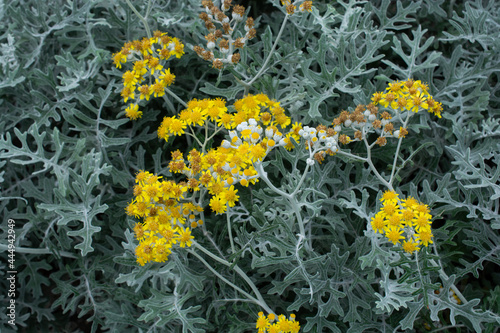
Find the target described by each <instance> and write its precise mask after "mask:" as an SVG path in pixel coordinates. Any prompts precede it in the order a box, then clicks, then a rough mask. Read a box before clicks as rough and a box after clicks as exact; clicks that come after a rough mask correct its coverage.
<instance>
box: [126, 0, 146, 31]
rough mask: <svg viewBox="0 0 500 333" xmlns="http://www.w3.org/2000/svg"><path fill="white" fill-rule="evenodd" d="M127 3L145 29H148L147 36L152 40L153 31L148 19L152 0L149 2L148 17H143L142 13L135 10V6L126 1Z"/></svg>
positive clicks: (128, 0)
mask: <svg viewBox="0 0 500 333" xmlns="http://www.w3.org/2000/svg"><path fill="white" fill-rule="evenodd" d="M125 1H126V2H127V5H128V6H129V7H130V9H132V11H133V12H134V13H135V15H137V17H138V18H139V20H141V22H142V23H143V24H144V28H145V29H146V35H147V36H148V38H151V30H150V29H149V24H148V21H147V19H146V18H147V15H148V14H149V11H150V8H151V0H149V1H148V9H147V10H146V16H142V15H141V13H139V12H138V11H137V9H135V7H134V5H132V3H131V2H130V0H125Z"/></svg>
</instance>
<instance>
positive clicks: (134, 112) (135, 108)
mask: <svg viewBox="0 0 500 333" xmlns="http://www.w3.org/2000/svg"><path fill="white" fill-rule="evenodd" d="M125 115H126V116H127V117H128V118H130V119H131V120H136V119H139V118H141V116H142V111H139V105H137V104H130V105H129V106H128V108H126V109H125Z"/></svg>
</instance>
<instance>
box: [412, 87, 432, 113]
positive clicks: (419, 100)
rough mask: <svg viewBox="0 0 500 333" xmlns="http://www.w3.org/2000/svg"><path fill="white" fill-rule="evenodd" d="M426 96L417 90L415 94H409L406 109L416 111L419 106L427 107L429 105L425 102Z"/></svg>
mask: <svg viewBox="0 0 500 333" xmlns="http://www.w3.org/2000/svg"><path fill="white" fill-rule="evenodd" d="M426 99H427V98H426V96H425V95H424V94H423V93H422V92H420V91H418V92H417V93H416V94H414V95H412V96H411V99H410V100H409V101H408V109H409V110H411V111H413V112H418V110H419V109H420V108H423V109H428V108H429V105H428V104H427V102H426Z"/></svg>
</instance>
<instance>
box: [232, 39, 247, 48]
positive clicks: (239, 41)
mask: <svg viewBox="0 0 500 333" xmlns="http://www.w3.org/2000/svg"><path fill="white" fill-rule="evenodd" d="M244 46H245V40H244V39H243V37H240V38H237V39H236V40H235V41H234V47H236V48H242V47H244Z"/></svg>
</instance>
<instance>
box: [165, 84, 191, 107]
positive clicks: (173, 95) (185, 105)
mask: <svg viewBox="0 0 500 333" xmlns="http://www.w3.org/2000/svg"><path fill="white" fill-rule="evenodd" d="M165 92H166V93H167V94H169V95H170V96H172V97H173V98H174V99H175V100H176V101H177V102H179V103H180V104H182V106H184V107H185V108H187V104H186V102H184V101H183V100H182V99H180V97H179V96H177V95H176V94H175V93H174V92H173V91H172V90H170V89H168V88H167V87H165Z"/></svg>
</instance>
